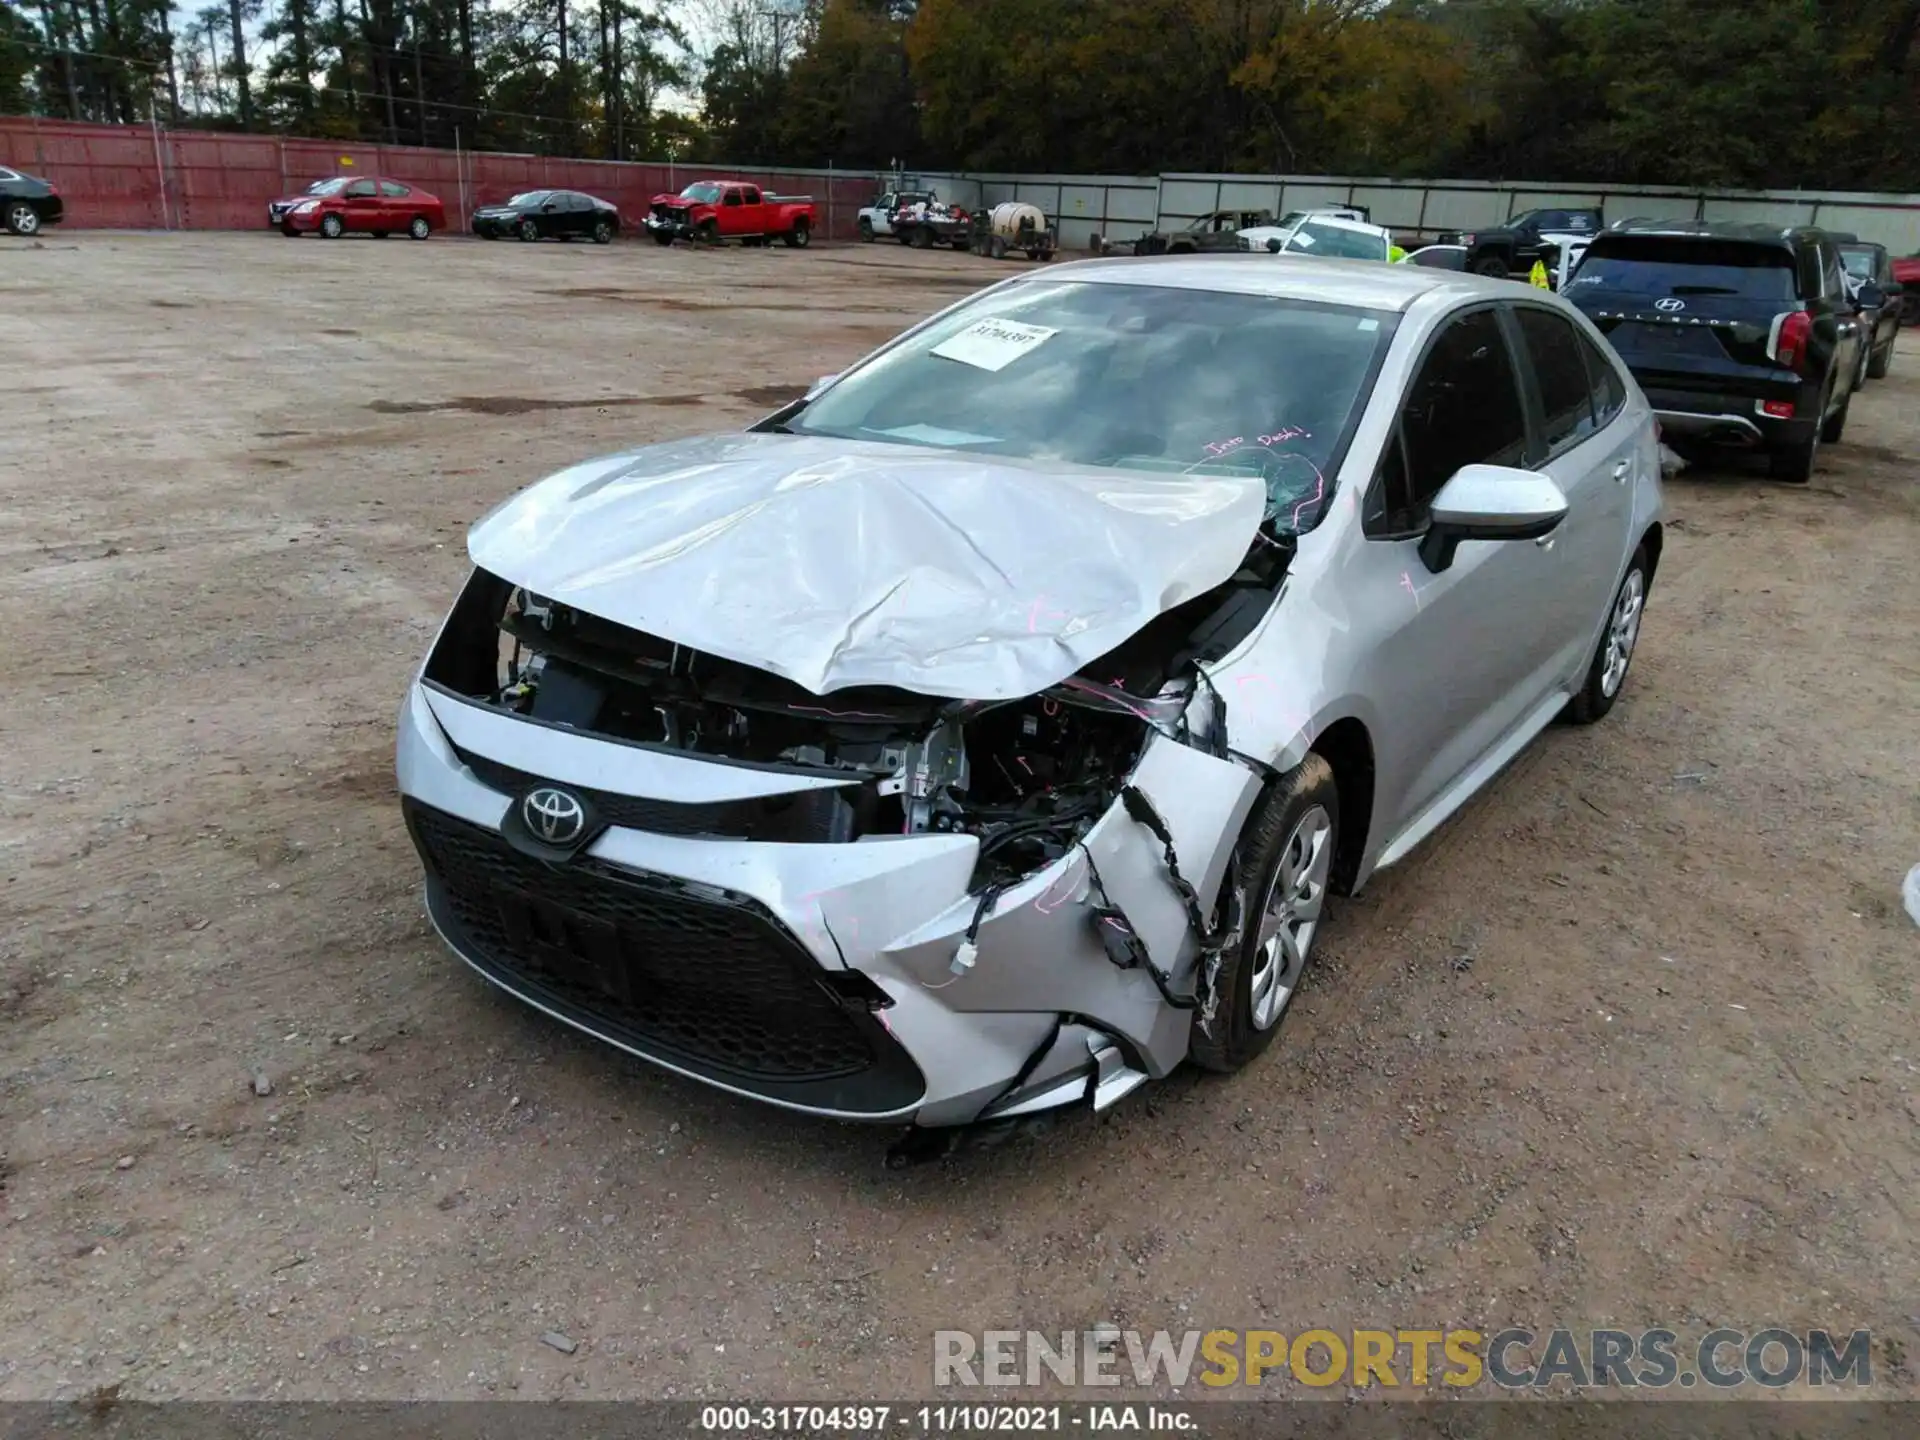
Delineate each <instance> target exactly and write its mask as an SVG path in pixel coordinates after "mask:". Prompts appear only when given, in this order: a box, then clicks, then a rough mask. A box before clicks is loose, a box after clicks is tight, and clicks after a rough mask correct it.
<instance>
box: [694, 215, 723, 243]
mask: <svg viewBox="0 0 1920 1440" xmlns="http://www.w3.org/2000/svg"><path fill="white" fill-rule="evenodd" d="M693 238H694V239H696V240H698V241H699V242H700V243H701V244H702V245H718V244H719V243H720V223H719V222H718V221H717V220H702V221H701V222H700V223H699V224H698V225H696V226H694V229H693Z"/></svg>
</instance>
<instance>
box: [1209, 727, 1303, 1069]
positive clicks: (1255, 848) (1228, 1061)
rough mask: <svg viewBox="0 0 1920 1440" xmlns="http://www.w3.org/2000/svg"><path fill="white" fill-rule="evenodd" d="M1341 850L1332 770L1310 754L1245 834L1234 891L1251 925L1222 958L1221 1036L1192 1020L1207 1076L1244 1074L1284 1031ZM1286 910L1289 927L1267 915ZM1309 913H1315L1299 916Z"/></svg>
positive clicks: (1270, 792)
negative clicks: (1213, 1072) (1333, 868)
mask: <svg viewBox="0 0 1920 1440" xmlns="http://www.w3.org/2000/svg"><path fill="white" fill-rule="evenodd" d="M1339 841H1340V791H1339V787H1338V786H1336V785H1335V784H1334V779H1333V767H1332V766H1331V765H1329V764H1327V762H1326V760H1325V759H1324V758H1323V757H1322V756H1319V755H1314V754H1309V755H1308V756H1307V758H1306V759H1304V760H1302V761H1301V762H1300V763H1299V765H1297V766H1295V767H1294V768H1293V769H1292V770H1290V771H1288V772H1287V773H1286V774H1285V775H1282V776H1281V777H1280V778H1279V779H1278V780H1276V781H1274V782H1273V784H1272V785H1270V786H1269V787H1268V788H1267V791H1266V793H1265V794H1264V795H1263V796H1262V797H1261V798H1260V800H1259V802H1258V803H1257V804H1256V805H1255V807H1254V812H1253V815H1252V817H1251V818H1250V819H1249V820H1248V821H1247V826H1246V829H1244V830H1243V831H1241V832H1240V843H1239V845H1238V846H1237V847H1236V848H1235V850H1234V863H1233V866H1232V868H1231V869H1230V870H1229V872H1228V877H1227V885H1228V886H1232V887H1237V888H1238V890H1239V895H1238V897H1237V898H1238V903H1239V905H1240V913H1241V915H1242V917H1243V923H1242V926H1241V934H1240V939H1239V941H1238V942H1237V943H1236V944H1235V946H1234V948H1233V949H1232V950H1231V951H1229V952H1228V953H1227V954H1226V955H1224V956H1222V957H1221V962H1220V975H1219V980H1218V990H1217V992H1216V993H1217V997H1218V1002H1219V1003H1218V1005H1217V1006H1216V1008H1215V1011H1214V1017H1213V1033H1212V1034H1211V1035H1208V1034H1207V1033H1206V1032H1205V1031H1204V1030H1202V1029H1201V1028H1200V1022H1199V1017H1198V1016H1195V1018H1194V1024H1193V1036H1192V1039H1191V1041H1190V1043H1189V1047H1188V1056H1189V1058H1190V1059H1192V1061H1193V1063H1194V1064H1196V1065H1198V1066H1199V1067H1200V1068H1201V1069H1203V1070H1212V1071H1215V1072H1217V1073H1219V1074H1228V1073H1231V1072H1232V1071H1235V1070H1238V1069H1240V1068H1242V1067H1243V1066H1245V1065H1247V1064H1248V1063H1249V1062H1251V1061H1252V1060H1254V1059H1255V1058H1256V1057H1257V1056H1259V1054H1260V1052H1261V1051H1263V1050H1265V1049H1266V1048H1267V1046H1268V1045H1269V1044H1271V1043H1272V1041H1273V1037H1274V1036H1275V1035H1276V1034H1277V1033H1278V1032H1279V1029H1280V1024H1281V1022H1282V1021H1283V1020H1285V1019H1286V1016H1287V1011H1288V1010H1289V1009H1291V1008H1292V1007H1291V1005H1290V1003H1289V1002H1290V1001H1291V1000H1292V999H1293V996H1294V995H1295V994H1296V993H1298V991H1299V988H1300V980H1301V977H1302V976H1303V975H1304V974H1305V972H1306V966H1307V962H1308V961H1309V960H1310V959H1311V958H1312V953H1313V942H1314V940H1315V939H1316V938H1317V937H1318V935H1319V932H1320V927H1321V925H1322V924H1324V923H1325V919H1326V901H1327V890H1328V888H1329V887H1328V880H1329V877H1330V874H1331V871H1332V867H1333V859H1334V856H1335V855H1336V854H1337V853H1338V850H1339ZM1289 892H1291V893H1289ZM1226 894H1227V892H1226V891H1224V890H1223V898H1225V896H1226ZM1282 905H1283V906H1284V910H1283V911H1282V912H1281V913H1284V914H1285V915H1286V916H1288V917H1290V918H1288V919H1281V918H1280V914H1275V915H1269V913H1268V912H1269V910H1271V909H1276V907H1278V906H1282ZM1302 908H1305V909H1308V910H1309V912H1310V913H1308V914H1305V915H1302V914H1300V913H1299V911H1300V910H1301V909H1302ZM1276 922H1277V923H1276ZM1263 936H1265V937H1266V938H1265V939H1264V940H1263V938H1262V937H1263ZM1289 940H1290V941H1291V943H1288V942H1289Z"/></svg>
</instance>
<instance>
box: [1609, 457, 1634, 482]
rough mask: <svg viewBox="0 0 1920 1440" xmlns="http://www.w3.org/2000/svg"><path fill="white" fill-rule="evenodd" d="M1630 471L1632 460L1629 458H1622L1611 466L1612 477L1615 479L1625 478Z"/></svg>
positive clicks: (1631, 471) (1631, 470) (1631, 469)
mask: <svg viewBox="0 0 1920 1440" xmlns="http://www.w3.org/2000/svg"><path fill="white" fill-rule="evenodd" d="M1632 473H1633V462H1632V461H1631V460H1622V461H1621V462H1620V463H1619V464H1617V465H1615V466H1614V467H1613V478H1614V479H1616V480H1625V479H1626V478H1627V476H1628V475H1630V474H1632Z"/></svg>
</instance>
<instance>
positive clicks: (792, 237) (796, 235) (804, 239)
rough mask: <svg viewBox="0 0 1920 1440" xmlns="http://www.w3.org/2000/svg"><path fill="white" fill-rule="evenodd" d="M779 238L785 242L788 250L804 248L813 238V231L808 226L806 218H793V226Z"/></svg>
mask: <svg viewBox="0 0 1920 1440" xmlns="http://www.w3.org/2000/svg"><path fill="white" fill-rule="evenodd" d="M780 238H781V239H782V240H784V241H786V242H787V248H788V249H789V250H804V249H806V248H807V245H808V243H809V242H810V241H811V240H812V239H813V232H812V230H811V229H810V228H808V225H807V222H806V220H805V219H804V218H802V219H799V220H795V221H794V222H793V228H792V229H791V230H789V231H788V232H787V233H786V234H784V235H782V236H781V237H780Z"/></svg>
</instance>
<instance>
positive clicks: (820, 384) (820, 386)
mask: <svg viewBox="0 0 1920 1440" xmlns="http://www.w3.org/2000/svg"><path fill="white" fill-rule="evenodd" d="M839 378H840V377H839V376H838V375H822V376H821V377H820V378H819V379H818V380H816V381H814V382H813V388H812V389H811V390H809V391H807V394H806V398H807V399H809V400H811V399H813V397H814V396H816V395H818V394H819V393H820V392H821V391H822V390H824V389H826V388H827V387H828V386H829V385H831V384H832V383H833V382H834V381H836V380H838V379H839Z"/></svg>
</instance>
